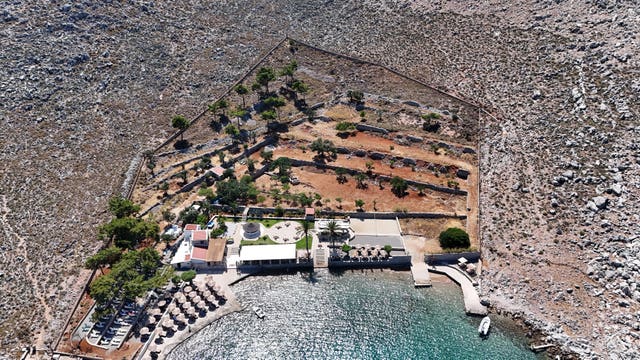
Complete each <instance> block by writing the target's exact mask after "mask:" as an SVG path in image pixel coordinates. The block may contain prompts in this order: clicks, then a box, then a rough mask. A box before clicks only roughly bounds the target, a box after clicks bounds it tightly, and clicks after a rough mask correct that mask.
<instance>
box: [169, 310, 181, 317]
mask: <svg viewBox="0 0 640 360" xmlns="http://www.w3.org/2000/svg"><path fill="white" fill-rule="evenodd" d="M178 314H180V309H179V308H175V309H173V310H171V315H173V316H176V315H178Z"/></svg>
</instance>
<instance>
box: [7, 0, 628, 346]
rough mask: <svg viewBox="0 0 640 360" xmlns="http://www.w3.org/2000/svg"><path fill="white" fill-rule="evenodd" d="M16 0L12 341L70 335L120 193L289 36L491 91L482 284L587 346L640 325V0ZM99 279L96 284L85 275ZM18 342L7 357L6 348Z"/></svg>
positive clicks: (10, 163) (446, 85)
mask: <svg viewBox="0 0 640 360" xmlns="http://www.w3.org/2000/svg"><path fill="white" fill-rule="evenodd" d="M178 4H180V5H174V4H165V2H144V1H128V2H118V3H115V2H114V3H111V2H97V1H82V2H69V3H65V2H61V1H50V2H44V1H38V2H21V1H13V2H4V3H3V4H2V5H1V7H0V23H1V24H2V26H0V34H1V36H2V38H3V51H2V52H0V63H1V64H2V66H1V67H0V124H1V125H0V126H1V128H2V131H1V132H0V147H1V148H2V151H1V152H0V160H1V161H2V163H3V168H2V170H1V171H0V221H1V222H0V226H1V228H2V230H1V231H0V287H1V289H2V290H1V293H2V294H3V295H5V296H2V297H0V307H1V308H2V309H3V311H2V312H0V348H2V349H3V351H4V354H5V355H6V356H15V355H16V351H17V350H18V349H19V348H20V346H22V345H24V344H27V343H29V342H32V341H34V340H33V339H34V338H35V339H37V342H38V343H39V344H41V345H46V344H51V343H52V342H54V341H55V339H56V337H57V335H58V334H59V331H60V327H61V325H62V324H63V322H64V320H65V318H66V316H67V313H68V311H69V309H70V307H71V306H72V305H73V302H74V301H75V299H76V297H77V296H78V294H79V291H80V290H81V289H80V288H79V286H81V284H82V283H83V279H85V278H86V276H87V274H86V273H85V272H84V271H82V270H78V269H79V267H80V266H81V263H82V262H83V260H84V259H86V258H87V256H89V255H91V254H92V253H93V252H94V251H95V250H96V249H97V248H98V247H99V246H100V244H99V243H98V241H97V240H95V233H96V226H97V225H98V224H100V223H102V222H104V221H105V220H107V218H108V215H107V214H106V211H105V209H106V201H107V199H108V198H109V197H110V196H111V195H112V194H114V193H119V192H121V191H122V185H123V184H125V183H127V182H130V181H131V176H132V174H131V169H132V168H133V166H134V165H135V163H136V161H137V160H136V159H139V156H140V154H141V153H142V152H143V151H144V150H145V149H148V148H150V147H152V146H153V145H156V144H158V143H159V142H160V141H161V140H162V139H163V138H165V137H166V136H168V135H169V134H170V133H171V130H172V129H171V128H170V126H169V119H170V117H171V116H173V115H174V114H177V113H182V114H184V115H186V116H187V117H189V116H193V115H195V114H197V113H198V112H200V111H201V110H203V109H204V108H205V106H206V104H207V102H208V101H209V100H210V99H212V98H214V97H215V95H216V94H219V93H220V92H222V91H223V89H224V88H225V87H226V86H227V85H228V84H230V83H231V82H232V81H233V80H234V79H235V78H237V77H238V76H240V74H242V72H243V71H244V70H245V69H247V68H248V67H249V66H251V64H252V63H253V62H254V61H256V59H258V58H259V57H260V56H261V55H262V54H264V52H266V51H267V49H268V48H270V47H271V46H272V45H273V44H275V43H276V42H277V41H279V40H280V39H281V38H282V37H283V36H284V35H286V34H289V35H290V36H291V37H294V38H299V39H300V40H302V41H305V42H307V43H310V44H313V45H316V46H319V47H323V48H327V49H329V50H333V51H337V52H341V53H345V54H347V55H353V56H358V57H361V58H364V59H367V60H371V61H376V62H379V63H382V64H385V65H388V66H391V67H393V68H395V69H398V70H401V71H403V72H406V73H407V74H410V75H412V76H415V77H417V78H419V79H422V80H424V81H426V82H428V83H431V84H434V85H437V86H439V87H441V88H443V89H447V90H448V91H450V92H452V93H455V94H459V95H461V96H466V97H467V98H470V99H473V100H477V101H479V102H482V103H484V104H486V105H487V107H488V112H489V113H490V114H491V115H487V114H483V116H482V124H481V126H482V133H481V138H482V144H481V153H482V154H481V158H482V161H481V173H482V185H481V191H482V198H481V225H482V240H483V251H484V258H485V263H486V268H485V271H484V273H483V275H482V277H483V281H482V292H483V295H484V296H485V297H487V298H488V300H489V301H491V302H492V303H493V304H496V305H497V306H498V307H499V308H501V309H507V310H511V311H517V312H521V313H522V314H523V315H525V317H526V318H527V319H528V320H527V322H531V323H532V325H534V326H536V327H539V328H542V329H545V330H546V331H547V332H548V333H549V334H550V336H551V337H553V338H554V339H555V340H556V341H558V342H560V343H562V344H565V345H566V349H568V350H572V351H575V352H578V353H580V354H581V355H582V356H583V357H585V358H590V357H594V358H597V357H605V358H606V357H609V358H633V357H638V356H637V354H635V355H634V353H633V351H637V349H638V347H639V346H638V344H639V340H638V337H639V336H640V335H639V332H638V331H639V330H640V319H639V318H638V315H637V314H638V309H639V305H640V303H639V301H640V289H638V288H637V283H638V280H639V279H638V270H640V258H639V257H638V255H639V254H638V253H639V251H640V240H639V238H638V237H639V236H640V234H639V232H640V230H639V229H638V226H637V223H638V220H639V219H638V218H639V215H638V212H637V210H636V209H637V208H638V202H639V201H640V200H638V198H639V197H638V196H637V194H638V185H639V183H640V182H639V181H640V172H639V165H638V153H639V151H638V148H637V146H638V145H637V144H636V142H635V139H636V138H637V137H638V135H640V125H638V118H637V114H638V105H637V104H638V100H639V99H638V94H640V80H638V58H637V55H638V54H637V49H638V44H637V40H636V39H635V36H636V35H635V34H637V33H638V23H639V22H638V20H639V15H638V13H637V10H635V8H634V7H633V6H632V5H626V4H624V3H618V2H608V1H597V2H577V1H564V2H551V1H526V2H521V3H520V4H516V5H513V4H511V3H510V2H507V1H492V2H482V3H481V4H471V5H469V4H468V2H459V1H453V2H424V3H422V2H420V1H416V2H411V3H408V2H404V1H384V2H378V1H364V2H363V1H331V0H327V1H319V0H318V1H305V2H303V3H302V4H301V2H299V1H292V0H291V1H280V2H261V1H203V2H201V3H196V2H188V3H182V2H178ZM78 284H80V285H78ZM0 357H4V356H2V355H0Z"/></svg>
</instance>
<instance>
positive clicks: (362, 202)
mask: <svg viewBox="0 0 640 360" xmlns="http://www.w3.org/2000/svg"><path fill="white" fill-rule="evenodd" d="M355 203H356V207H357V208H358V210H360V211H363V210H364V209H363V208H362V207H363V206H364V200H362V199H356V202H355Z"/></svg>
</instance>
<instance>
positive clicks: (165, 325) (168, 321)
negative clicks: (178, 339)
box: [162, 318, 173, 329]
mask: <svg viewBox="0 0 640 360" xmlns="http://www.w3.org/2000/svg"><path fill="white" fill-rule="evenodd" d="M162 327H163V328H166V329H168V328H172V327H173V320H171V319H168V318H167V319H165V320H164V321H163V322H162Z"/></svg>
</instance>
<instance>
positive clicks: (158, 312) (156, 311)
mask: <svg viewBox="0 0 640 360" xmlns="http://www.w3.org/2000/svg"><path fill="white" fill-rule="evenodd" d="M149 313H150V314H151V315H153V316H158V315H162V311H161V310H160V309H158V308H155V309H152V310H151V311H150V312H149Z"/></svg>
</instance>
